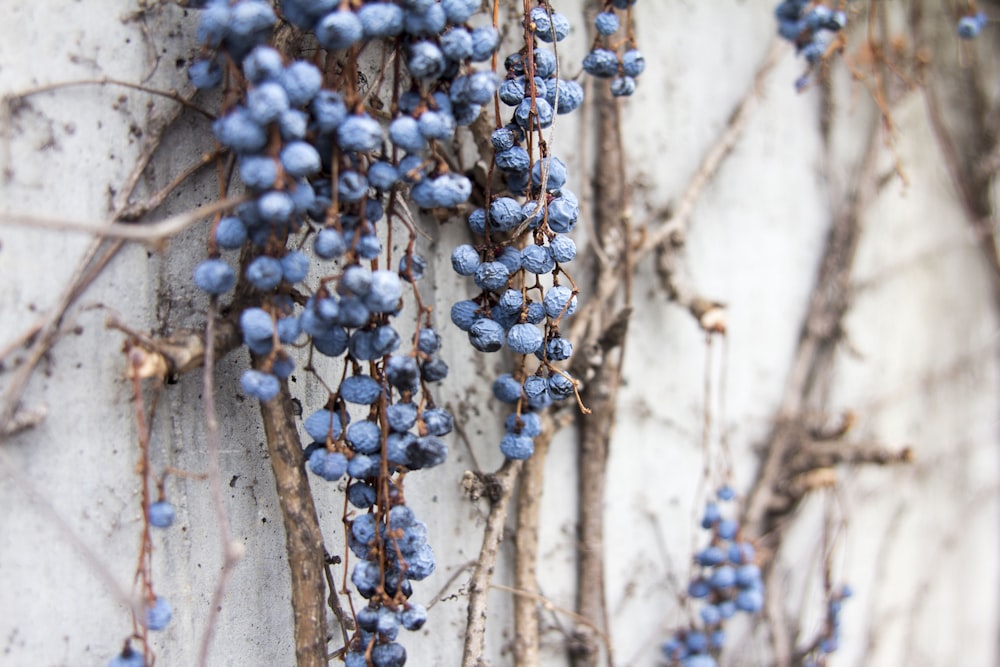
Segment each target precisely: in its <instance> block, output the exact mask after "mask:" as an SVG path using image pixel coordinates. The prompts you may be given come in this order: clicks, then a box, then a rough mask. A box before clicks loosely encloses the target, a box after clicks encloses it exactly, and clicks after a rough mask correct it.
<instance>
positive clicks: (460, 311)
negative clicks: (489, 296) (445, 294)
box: [451, 300, 480, 331]
mask: <svg viewBox="0 0 1000 667" xmlns="http://www.w3.org/2000/svg"><path fill="white" fill-rule="evenodd" d="M478 310H479V304H477V303H476V302H475V301H468V300H466V301H458V302H456V303H454V304H453V305H452V307H451V321H452V322H453V323H454V324H455V326H457V327H458V328H459V329H461V330H462V331H468V330H469V329H470V328H471V327H472V325H473V324H474V323H475V322H476V320H478V319H479V318H480V316H479V315H477V311H478Z"/></svg>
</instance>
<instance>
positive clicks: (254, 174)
mask: <svg viewBox="0 0 1000 667" xmlns="http://www.w3.org/2000/svg"><path fill="white" fill-rule="evenodd" d="M240 179H241V180H242V181H243V182H244V183H246V185H247V187H249V188H253V189H255V190H267V189H269V188H272V187H274V184H275V182H276V181H277V180H278V165H277V164H275V162H274V160H273V159H272V158H269V157H267V156H265V155H248V156H244V157H243V158H241V159H240Z"/></svg>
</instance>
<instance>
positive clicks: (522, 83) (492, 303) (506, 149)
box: [451, 4, 583, 459]
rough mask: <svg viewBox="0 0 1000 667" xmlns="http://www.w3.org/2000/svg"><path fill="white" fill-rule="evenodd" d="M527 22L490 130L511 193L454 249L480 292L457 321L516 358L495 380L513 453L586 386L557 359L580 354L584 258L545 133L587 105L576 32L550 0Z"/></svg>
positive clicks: (459, 266) (507, 448) (508, 62)
mask: <svg viewBox="0 0 1000 667" xmlns="http://www.w3.org/2000/svg"><path fill="white" fill-rule="evenodd" d="M523 26H524V41H523V47H522V48H521V49H520V50H518V51H517V52H515V53H512V54H510V55H508V56H507V57H506V59H505V60H504V68H505V70H506V74H505V76H504V79H503V81H502V82H501V83H500V85H499V89H498V97H499V100H500V101H501V102H502V103H503V104H504V105H506V107H508V108H509V109H510V110H509V111H507V112H506V113H504V112H501V113H502V117H501V118H498V119H497V127H496V129H495V130H494V131H493V134H492V136H491V142H492V146H493V153H494V154H493V161H492V162H493V169H496V170H497V171H499V172H500V175H501V180H502V186H501V187H502V188H503V189H504V190H505V192H501V193H497V192H488V193H487V194H488V197H487V203H486V206H484V207H483V208H477V209H476V210H474V211H473V212H472V213H471V214H470V215H469V217H468V224H469V229H470V231H471V232H472V234H473V236H474V238H475V242H474V243H470V244H462V245H459V246H458V247H456V248H455V249H454V251H453V252H452V256H451V263H452V268H453V269H454V270H455V272H456V273H457V274H459V275H460V276H465V277H469V278H472V280H473V282H474V284H475V287H476V289H477V290H478V294H476V295H475V296H473V297H472V298H470V299H467V300H463V301H459V302H457V303H455V304H454V305H453V306H452V309H451V319H452V322H453V323H454V324H455V325H456V326H457V327H458V328H459V329H461V330H462V331H465V332H467V334H468V337H469V343H470V345H472V347H473V348H475V349H476V350H478V351H480V352H497V351H500V350H503V349H507V350H509V351H510V352H511V353H512V354H513V355H514V357H515V359H516V362H515V369H514V371H513V372H510V373H504V374H502V375H501V376H500V377H498V378H497V379H496V381H495V382H494V383H493V394H494V396H495V397H496V398H497V399H498V400H500V401H501V402H503V403H506V404H509V405H511V406H512V407H513V413H512V414H510V415H509V416H508V417H507V419H506V422H505V426H506V434H505V435H504V436H503V437H502V439H501V441H500V451H501V452H502V453H503V454H504V456H506V457H507V458H509V459H526V458H528V457H530V456H531V455H532V454H533V453H534V449H535V446H534V438H535V437H537V436H538V435H539V433H540V432H541V421H540V419H539V417H538V412H539V411H541V410H544V409H545V408H547V407H548V406H549V405H551V404H552V402H553V401H560V400H564V399H567V398H569V397H571V396H574V395H576V394H577V393H578V391H579V383H578V381H577V380H576V379H574V378H573V377H572V376H571V375H570V374H569V372H568V371H566V370H565V369H563V368H560V367H559V366H558V365H557V364H558V363H559V362H564V361H566V360H567V359H569V357H570V355H571V354H572V352H573V346H572V344H571V343H570V341H569V340H568V339H566V338H564V337H563V336H562V334H561V332H560V325H561V324H562V322H563V321H564V320H565V319H566V318H568V317H570V316H571V315H572V314H573V313H574V312H575V311H576V308H577V289H576V286H575V284H574V283H573V281H572V278H570V276H569V274H568V273H566V268H565V267H566V266H567V264H568V263H569V262H571V261H572V260H573V259H574V258H575V257H576V244H575V243H574V242H573V240H572V239H571V238H570V237H569V236H568V235H567V234H568V233H569V232H570V231H572V230H573V228H574V227H575V226H576V223H577V219H578V217H579V214H580V207H579V203H578V200H577V197H576V195H574V194H573V192H572V191H571V190H569V189H568V188H567V187H566V182H567V179H568V177H569V173H568V170H567V168H566V164H565V163H564V162H563V161H562V160H560V159H559V158H558V157H556V156H555V155H552V154H551V149H550V146H549V145H548V143H547V141H546V138H545V133H544V130H546V129H547V128H549V127H550V126H552V124H553V122H554V120H555V117H556V116H557V115H560V114H567V113H570V112H572V111H574V110H575V109H577V108H578V107H579V106H580V104H581V103H582V101H583V88H582V87H581V86H580V84H578V83H577V82H575V81H572V80H569V79H565V78H562V77H561V73H560V71H559V59H558V56H557V53H556V48H555V45H556V44H557V43H558V42H559V41H561V40H562V39H563V38H565V37H566V35H567V34H568V32H569V21H568V20H567V19H566V18H565V17H564V16H563V15H561V14H559V13H557V12H555V11H554V10H553V9H552V7H551V5H550V4H545V5H540V6H538V7H535V8H533V9H531V10H530V12H529V14H528V15H527V16H524V17H523ZM543 44H552V45H553V47H554V48H548V47H547V46H544V45H543ZM505 120H506V123H504V121H505ZM491 171H492V170H491ZM567 283H568V284H567Z"/></svg>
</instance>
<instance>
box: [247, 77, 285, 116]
mask: <svg viewBox="0 0 1000 667" xmlns="http://www.w3.org/2000/svg"><path fill="white" fill-rule="evenodd" d="M288 108H289V101H288V94H287V93H286V92H285V89H284V88H282V87H281V85H280V84H278V83H277V82H275V81H265V82H264V83H262V84H260V85H259V86H257V87H256V88H252V89H250V92H248V93H247V112H248V113H249V114H250V117H251V118H253V119H254V121H255V122H257V123H259V124H260V125H267V124H268V123H270V122H271V121H274V120H277V119H278V116H280V115H281V112H282V111H287V110H288Z"/></svg>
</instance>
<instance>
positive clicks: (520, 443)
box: [500, 433, 535, 460]
mask: <svg viewBox="0 0 1000 667" xmlns="http://www.w3.org/2000/svg"><path fill="white" fill-rule="evenodd" d="M500 452H501V453H502V454H503V455H504V456H506V457H507V458H509V459H515V460H524V459H527V458H531V455H532V454H534V453H535V441H534V440H532V439H531V438H529V437H528V436H526V435H517V434H515V433H507V434H506V435H504V436H503V438H501V439H500Z"/></svg>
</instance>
